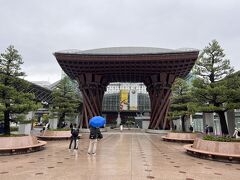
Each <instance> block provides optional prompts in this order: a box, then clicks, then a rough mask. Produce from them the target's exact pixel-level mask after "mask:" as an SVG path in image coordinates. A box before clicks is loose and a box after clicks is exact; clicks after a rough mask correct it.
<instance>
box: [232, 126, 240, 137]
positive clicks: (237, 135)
mask: <svg viewBox="0 0 240 180" xmlns="http://www.w3.org/2000/svg"><path fill="white" fill-rule="evenodd" d="M233 137H235V138H236V139H239V138H240V130H239V129H238V128H235V130H234V133H233Z"/></svg>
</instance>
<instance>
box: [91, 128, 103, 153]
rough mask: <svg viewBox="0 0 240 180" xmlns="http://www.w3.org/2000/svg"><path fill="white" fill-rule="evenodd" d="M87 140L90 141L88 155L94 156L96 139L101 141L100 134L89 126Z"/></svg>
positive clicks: (98, 130)
mask: <svg viewBox="0 0 240 180" xmlns="http://www.w3.org/2000/svg"><path fill="white" fill-rule="evenodd" d="M89 139H90V142H89V147H88V154H89V155H96V149H97V141H98V139H102V134H101V131H100V129H99V128H95V127H92V126H91V127H90V135H89Z"/></svg>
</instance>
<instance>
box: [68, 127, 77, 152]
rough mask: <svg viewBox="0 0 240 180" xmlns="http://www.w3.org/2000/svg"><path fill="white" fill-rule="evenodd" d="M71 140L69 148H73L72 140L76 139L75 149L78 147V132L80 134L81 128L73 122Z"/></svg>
mask: <svg viewBox="0 0 240 180" xmlns="http://www.w3.org/2000/svg"><path fill="white" fill-rule="evenodd" d="M71 134H72V136H71V141H70V144H69V149H71V147H72V142H73V141H74V148H73V149H78V145H77V142H78V134H79V129H78V128H77V124H76V123H75V124H73V128H71Z"/></svg>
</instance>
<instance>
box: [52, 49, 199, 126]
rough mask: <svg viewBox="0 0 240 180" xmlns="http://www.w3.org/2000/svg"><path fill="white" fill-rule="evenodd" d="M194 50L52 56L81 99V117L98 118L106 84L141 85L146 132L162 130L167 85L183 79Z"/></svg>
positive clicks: (167, 101) (100, 51)
mask: <svg viewBox="0 0 240 180" xmlns="http://www.w3.org/2000/svg"><path fill="white" fill-rule="evenodd" d="M198 53H199V51H198V50H196V49H176V50H172V49H162V48H149V47H111V48H100V49H92V50H85V51H79V50H66V51H59V52H55V53H54V55H55V57H56V59H57V61H58V63H59V64H60V66H61V67H62V69H63V70H64V72H65V73H66V74H67V75H68V76H69V77H70V78H72V79H75V80H77V82H78V83H79V88H80V90H81V92H82V96H83V118H84V122H85V125H88V120H89V119H90V118H91V117H93V116H97V115H101V110H102V100H103V95H104V92H105V90H106V87H107V85H108V84H109V83H110V82H143V83H144V84H145V85H146V87H147V91H148V93H149V96H150V102H151V119H150V124H149V128H150V129H163V128H165V127H166V126H168V124H167V123H166V114H167V111H168V108H169V105H170V95H171V86H172V83H173V82H174V80H175V78H177V77H185V76H186V75H187V74H188V73H189V72H190V70H191V69H192V67H193V65H194V63H195V61H196V60H197V57H198Z"/></svg>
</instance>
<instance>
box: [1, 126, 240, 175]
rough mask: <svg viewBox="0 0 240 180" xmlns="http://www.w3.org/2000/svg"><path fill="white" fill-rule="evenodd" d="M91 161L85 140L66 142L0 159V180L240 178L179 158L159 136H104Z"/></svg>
mask: <svg viewBox="0 0 240 180" xmlns="http://www.w3.org/2000/svg"><path fill="white" fill-rule="evenodd" d="M103 135H104V138H103V139H102V140H101V141H100V142H99V144H98V149H97V155H96V156H89V155H87V148H88V142H89V140H88V135H87V134H83V136H82V139H81V140H80V144H79V149H78V150H77V151H76V150H74V151H73V150H71V151H70V150H68V149H67V147H68V144H69V141H57V142H56V141H50V142H48V144H47V146H46V149H45V150H43V151H39V152H35V153H31V154H22V155H13V156H0V179H1V180H5V179H10V180H12V179H13V180H28V179H31V180H33V179H34V180H35V179H44V180H47V179H54V180H55V179H56V180H58V179H60V180H63V179H66V180H72V179H82V180H88V179H89V180H90V179H91V180H120V179H123V180H141V179H166V180H170V179H179V180H180V179H181V180H182V179H186V180H187V179H188V180H191V179H194V180H197V179H201V180H204V179H211V180H214V179H218V180H219V179H222V180H231V179H232V180H237V179H239V178H240V164H230V163H224V162H216V161H209V160H203V159H198V158H194V157H191V156H189V155H187V154H186V153H185V151H184V150H183V147H182V145H183V144H182V143H173V142H164V141H162V140H161V138H160V135H152V134H146V133H140V132H134V131H128V130H126V131H125V132H123V133H118V132H117V133H105V134H103Z"/></svg>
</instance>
